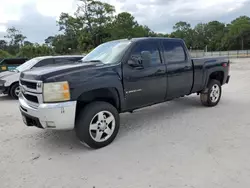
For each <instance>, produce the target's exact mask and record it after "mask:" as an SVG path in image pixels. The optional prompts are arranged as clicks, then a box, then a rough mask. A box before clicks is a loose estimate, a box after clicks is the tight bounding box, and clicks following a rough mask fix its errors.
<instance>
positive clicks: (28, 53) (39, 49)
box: [17, 44, 54, 58]
mask: <svg viewBox="0 0 250 188" xmlns="http://www.w3.org/2000/svg"><path fill="white" fill-rule="evenodd" d="M53 54H54V51H53V49H52V48H50V47H48V46H46V45H38V44H35V45H25V46H23V47H21V48H20V51H19V53H18V54H17V56H19V57H27V58H33V57H38V56H45V55H53Z"/></svg>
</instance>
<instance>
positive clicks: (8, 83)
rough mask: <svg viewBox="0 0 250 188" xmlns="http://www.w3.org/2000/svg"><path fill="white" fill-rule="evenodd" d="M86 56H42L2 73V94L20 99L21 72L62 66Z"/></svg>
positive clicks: (0, 76) (0, 82)
mask: <svg viewBox="0 0 250 188" xmlns="http://www.w3.org/2000/svg"><path fill="white" fill-rule="evenodd" d="M83 57H84V55H68V56H42V57H36V58H33V59H30V60H29V61H27V62H25V63H24V64H22V65H20V66H18V67H17V68H16V69H14V70H13V71H5V72H1V73H0V94H8V95H9V96H11V97H12V98H14V99H18V96H19V93H20V87H19V77H20V74H21V72H23V71H26V70H30V69H33V68H38V67H45V66H60V65H65V64H69V63H73V62H77V61H79V60H81V59H82V58H83Z"/></svg>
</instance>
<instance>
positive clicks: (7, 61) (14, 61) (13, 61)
mask: <svg viewBox="0 0 250 188" xmlns="http://www.w3.org/2000/svg"><path fill="white" fill-rule="evenodd" d="M25 61H27V59H5V60H4V61H3V64H6V65H21V64H23V63H25Z"/></svg>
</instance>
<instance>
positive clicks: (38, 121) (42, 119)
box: [19, 95, 76, 130]
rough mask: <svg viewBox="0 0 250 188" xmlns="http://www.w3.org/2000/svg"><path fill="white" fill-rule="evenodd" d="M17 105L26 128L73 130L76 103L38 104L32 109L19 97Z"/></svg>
mask: <svg viewBox="0 0 250 188" xmlns="http://www.w3.org/2000/svg"><path fill="white" fill-rule="evenodd" d="M19 104H20V111H21V114H22V117H23V122H24V123H25V124H26V125H27V126H36V127H38V128H43V129H58V130H71V129H74V126H75V112H76V101H69V102H61V103H50V104H39V105H38V107H37V108H34V107H31V106H30V105H29V103H28V101H27V100H26V99H25V98H24V97H23V96H22V95H21V96H20V97H19Z"/></svg>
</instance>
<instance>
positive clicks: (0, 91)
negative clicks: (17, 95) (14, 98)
mask: <svg viewBox="0 0 250 188" xmlns="http://www.w3.org/2000/svg"><path fill="white" fill-rule="evenodd" d="M8 91H9V87H5V86H0V94H7V93H8Z"/></svg>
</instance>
